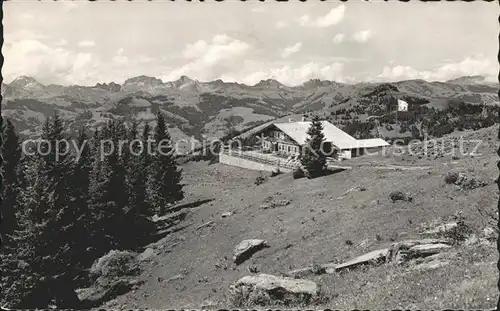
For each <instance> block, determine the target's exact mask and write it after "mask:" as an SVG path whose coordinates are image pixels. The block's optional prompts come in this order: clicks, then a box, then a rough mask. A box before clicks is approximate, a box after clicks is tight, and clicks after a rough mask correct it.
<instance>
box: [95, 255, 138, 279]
mask: <svg viewBox="0 0 500 311" xmlns="http://www.w3.org/2000/svg"><path fill="white" fill-rule="evenodd" d="M138 272H139V266H138V263H137V254H135V253H132V252H129V251H117V250H112V251H110V252H109V253H108V254H106V255H104V256H103V257H101V258H99V259H97V260H96V261H95V262H94V264H93V265H92V267H91V268H90V277H91V279H92V280H96V279H98V278H106V279H108V280H112V279H116V278H119V277H123V276H133V275H136V274H137V273H138Z"/></svg>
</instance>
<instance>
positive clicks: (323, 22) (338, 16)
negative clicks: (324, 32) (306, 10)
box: [297, 4, 346, 28]
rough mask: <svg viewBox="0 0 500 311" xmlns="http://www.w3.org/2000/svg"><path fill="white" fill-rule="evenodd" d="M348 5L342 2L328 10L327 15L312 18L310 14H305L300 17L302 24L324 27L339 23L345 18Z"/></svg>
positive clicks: (300, 23) (299, 20)
mask: <svg viewBox="0 0 500 311" xmlns="http://www.w3.org/2000/svg"><path fill="white" fill-rule="evenodd" d="M345 12H346V6H345V5H344V4H341V5H339V6H337V7H335V8H333V9H331V10H330V12H328V14H326V15H325V16H320V17H318V18H316V19H314V20H312V19H311V18H310V17H309V15H303V16H302V17H300V18H299V19H298V21H297V22H298V23H299V25H300V26H305V27H317V28H324V27H330V26H333V25H337V24H338V23H340V22H341V21H342V20H343V19H344V15H345Z"/></svg>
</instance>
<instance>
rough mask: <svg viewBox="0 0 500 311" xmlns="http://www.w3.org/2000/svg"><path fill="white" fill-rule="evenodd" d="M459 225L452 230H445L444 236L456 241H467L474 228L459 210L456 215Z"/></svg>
mask: <svg viewBox="0 0 500 311" xmlns="http://www.w3.org/2000/svg"><path fill="white" fill-rule="evenodd" d="M453 218H454V219H455V221H456V222H457V226H456V227H454V228H453V229H451V230H448V231H445V232H444V233H443V237H445V238H448V239H450V240H452V241H453V242H454V243H460V242H463V241H465V240H466V239H467V238H468V237H469V236H470V235H471V234H472V233H473V231H472V228H471V227H470V225H468V224H467V223H466V222H465V217H464V216H463V215H462V213H461V212H458V213H457V214H456V215H455V216H454V217H453Z"/></svg>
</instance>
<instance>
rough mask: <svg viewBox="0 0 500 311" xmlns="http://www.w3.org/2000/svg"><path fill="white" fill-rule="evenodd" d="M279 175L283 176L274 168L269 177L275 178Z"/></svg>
mask: <svg viewBox="0 0 500 311" xmlns="http://www.w3.org/2000/svg"><path fill="white" fill-rule="evenodd" d="M281 174H283V173H282V172H281V171H280V169H279V168H276V169H275V170H273V171H272V172H271V177H275V176H278V175H281Z"/></svg>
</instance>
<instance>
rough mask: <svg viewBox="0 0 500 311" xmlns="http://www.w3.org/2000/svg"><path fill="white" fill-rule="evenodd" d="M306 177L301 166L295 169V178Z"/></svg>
mask: <svg viewBox="0 0 500 311" xmlns="http://www.w3.org/2000/svg"><path fill="white" fill-rule="evenodd" d="M304 177H305V173H304V171H303V170H302V169H301V168H300V167H298V168H297V169H295V170H294V171H293V179H299V178H304Z"/></svg>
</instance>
